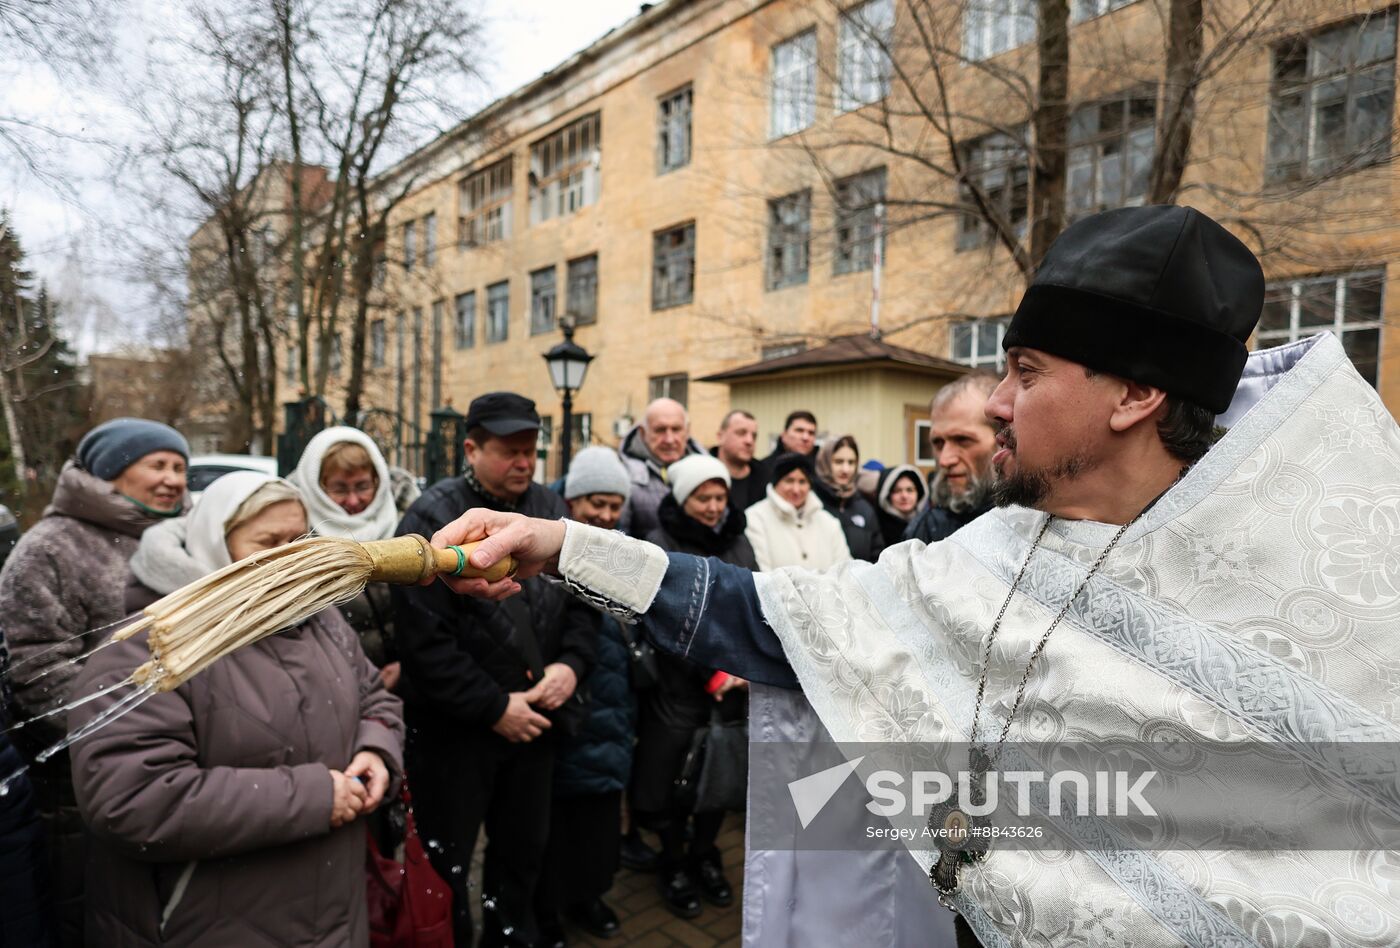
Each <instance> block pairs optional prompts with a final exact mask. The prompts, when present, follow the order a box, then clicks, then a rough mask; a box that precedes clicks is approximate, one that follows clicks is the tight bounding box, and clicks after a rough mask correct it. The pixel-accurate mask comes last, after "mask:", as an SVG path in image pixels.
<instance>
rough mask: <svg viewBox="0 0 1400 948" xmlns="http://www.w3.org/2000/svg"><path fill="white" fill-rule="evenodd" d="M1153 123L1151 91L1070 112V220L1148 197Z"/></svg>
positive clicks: (1154, 100)
mask: <svg viewBox="0 0 1400 948" xmlns="http://www.w3.org/2000/svg"><path fill="white" fill-rule="evenodd" d="M1156 124H1157V98H1156V91H1155V90H1143V91H1141V92H1138V93H1136V94H1134V95H1130V96H1123V97H1120V98H1116V99H1110V100H1108V101H1106V102H1095V103H1093V104H1090V105H1085V106H1081V107H1080V108H1077V109H1075V110H1074V114H1073V115H1072V116H1071V117H1070V123H1069V145H1070V151H1069V169H1068V172H1067V174H1068V178H1067V180H1068V188H1067V192H1068V193H1067V194H1066V204H1067V211H1068V214H1069V219H1070V220H1076V219H1078V218H1080V217H1085V216H1087V215H1089V214H1094V213H1097V212H1098V211H1106V210H1110V209H1112V208H1115V207H1132V206H1136V205H1139V204H1141V203H1142V202H1143V201H1144V200H1146V199H1147V186H1148V181H1149V179H1150V178H1151V175H1152V150H1153V147H1154V144H1155V142H1156V137H1157V128H1156Z"/></svg>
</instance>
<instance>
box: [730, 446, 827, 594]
mask: <svg viewBox="0 0 1400 948" xmlns="http://www.w3.org/2000/svg"><path fill="white" fill-rule="evenodd" d="M815 476H816V475H815V472H814V470H813V468H812V459H811V458H809V457H807V456H806V455H804V454H783V455H779V456H778V457H777V458H776V459H774V461H773V467H772V469H771V473H770V474H769V483H768V496H767V498H765V499H764V500H760V501H759V502H758V503H756V504H754V505H753V506H752V507H750V508H749V509H748V510H746V511H745V512H744V514H745V516H746V517H748V521H749V525H748V527H747V529H745V531H744V535H745V536H746V537H748V538H749V543H750V545H752V546H753V552H754V556H756V557H757V558H758V568H759V571H760V572H764V573H766V572H768V571H770V570H775V569H779V568H781V567H784V566H804V567H806V568H807V569H825V568H826V567H828V566H835V565H836V564H837V563H844V562H846V561H847V560H849V559H850V558H851V551H850V548H849V547H848V546H847V545H846V532H845V531H844V530H843V529H841V521H840V520H837V519H836V518H835V517H833V516H832V515H831V514H829V513H827V511H826V509H825V507H824V506H823V504H822V501H821V498H820V497H818V496H817V494H816V492H815V491H813V490H812V480H813V478H814V477H815Z"/></svg>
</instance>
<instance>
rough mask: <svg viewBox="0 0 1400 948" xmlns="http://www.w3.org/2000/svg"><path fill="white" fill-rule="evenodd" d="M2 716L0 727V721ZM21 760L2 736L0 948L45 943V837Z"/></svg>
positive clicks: (46, 932)
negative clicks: (1, 917)
mask: <svg viewBox="0 0 1400 948" xmlns="http://www.w3.org/2000/svg"><path fill="white" fill-rule="evenodd" d="M3 720H4V719H3V715H0V723H3ZM23 769H24V759H23V758H22V757H20V754H19V751H17V750H15V748H14V745H12V744H11V743H10V739H9V738H8V737H6V736H5V735H4V734H0V784H5V781H6V779H7V778H13V779H11V780H10V781H9V783H8V784H5V786H4V792H3V793H0V913H3V916H4V918H3V919H0V948H31V946H34V945H47V944H48V943H49V938H48V920H47V919H46V918H45V917H44V913H43V911H42V908H43V906H44V905H45V902H46V899H47V885H46V881H45V879H44V874H43V870H42V868H41V867H42V865H43V852H44V834H43V830H42V829H40V827H39V817H38V814H37V813H36V812H35V810H34V791H33V790H32V789H31V788H30V786H29V778H28V777H27V776H26V775H25V774H23V773H21V771H22V770H23Z"/></svg>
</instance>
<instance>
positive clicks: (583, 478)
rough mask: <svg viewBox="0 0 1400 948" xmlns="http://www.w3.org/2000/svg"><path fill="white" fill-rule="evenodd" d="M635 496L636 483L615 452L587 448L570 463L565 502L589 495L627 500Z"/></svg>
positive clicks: (610, 449) (565, 481)
mask: <svg viewBox="0 0 1400 948" xmlns="http://www.w3.org/2000/svg"><path fill="white" fill-rule="evenodd" d="M631 493H632V479H631V478H630V477H628V476H627V468H625V467H623V465H622V458H620V457H618V456H617V452H616V451H614V450H613V449H612V448H605V447H603V446H602V445H594V446H593V447H591V448H584V449H583V450H582V451H580V452H579V453H578V454H576V455H574V459H573V460H572V461H570V462H569V476H568V477H566V478H564V499H565V500H573V499H574V498H575V497H587V496H588V495H589V494H621V495H622V499H623V500H626V499H627V498H628V496H629V495H631Z"/></svg>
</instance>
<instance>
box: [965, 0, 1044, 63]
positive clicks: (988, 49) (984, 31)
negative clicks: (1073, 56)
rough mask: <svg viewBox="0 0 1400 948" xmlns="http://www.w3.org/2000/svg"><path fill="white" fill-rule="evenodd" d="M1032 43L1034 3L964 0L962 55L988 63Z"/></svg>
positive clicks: (1019, 0)
mask: <svg viewBox="0 0 1400 948" xmlns="http://www.w3.org/2000/svg"><path fill="white" fill-rule="evenodd" d="M1034 39H1035V0H967V5H966V6H964V7H963V55H964V56H966V57H967V58H968V59H972V60H977V59H989V58H991V57H992V56H996V55H997V54H999V53H1004V52H1006V51H1007V50H1009V49H1015V48H1016V47H1017V46H1022V45H1025V44H1026V43H1029V42H1031V41H1032V40H1034Z"/></svg>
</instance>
